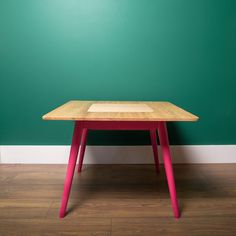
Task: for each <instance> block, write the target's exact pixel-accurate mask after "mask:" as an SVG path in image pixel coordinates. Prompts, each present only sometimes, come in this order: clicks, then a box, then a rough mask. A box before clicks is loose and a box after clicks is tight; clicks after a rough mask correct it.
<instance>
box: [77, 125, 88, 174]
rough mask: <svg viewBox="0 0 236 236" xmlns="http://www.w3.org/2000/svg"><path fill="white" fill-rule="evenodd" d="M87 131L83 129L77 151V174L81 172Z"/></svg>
mask: <svg viewBox="0 0 236 236" xmlns="http://www.w3.org/2000/svg"><path fill="white" fill-rule="evenodd" d="M87 135H88V129H87V128H84V129H83V133H82V139H81V145H80V150H79V165H78V172H79V173H80V172H81V169H82V165H83V160H84V153H85V149H86V141H87Z"/></svg>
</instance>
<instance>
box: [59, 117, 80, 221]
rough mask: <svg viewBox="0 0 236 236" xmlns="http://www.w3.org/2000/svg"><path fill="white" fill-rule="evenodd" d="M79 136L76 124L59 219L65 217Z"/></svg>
mask: <svg viewBox="0 0 236 236" xmlns="http://www.w3.org/2000/svg"><path fill="white" fill-rule="evenodd" d="M81 134H82V129H81V128H80V127H79V124H78V122H76V123H75V127H74V134H73V139H72V144H71V149H70V157H69V162H68V166H67V172H66V178H65V183H64V192H63V195H62V201H61V209H60V218H63V217H64V216H65V212H66V207H67V202H68V198H69V195H70V189H71V184H72V180H73V175H74V171H75V166H76V160H77V155H78V150H79V145H80V140H81Z"/></svg>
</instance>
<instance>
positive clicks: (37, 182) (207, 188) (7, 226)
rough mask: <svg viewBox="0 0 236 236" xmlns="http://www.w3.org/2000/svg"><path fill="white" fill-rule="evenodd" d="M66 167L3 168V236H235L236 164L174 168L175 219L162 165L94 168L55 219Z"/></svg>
mask: <svg viewBox="0 0 236 236" xmlns="http://www.w3.org/2000/svg"><path fill="white" fill-rule="evenodd" d="M65 170H66V166H65V165H0V235H1V236H5V235H6V236H11V235H22V236H27V235H30V236H37V235H45V236H50V235H66V236H67V235H81V236H83V235H86V236H87V235H113V236H118V235H122V236H126V235H127V236H128V235H129V236H131V235H135V236H136V235H138V236H140V235H147V236H154V235H155V236H156V235H162V236H163V235H177V236H178V235H181V236H183V235H191V236H192V235H193V236H194V235H199V236H200V235H201V236H202V235H211V236H213V235H222V236H225V235H236V164H204V165H200V164H197V165H175V166H174V171H175V176H176V185H177V192H178V197H179V201H180V206H181V212H182V217H181V218H180V219H179V220H176V219H174V218H173V214H172V209H171V205H170V199H169V193H168V188H167V183H166V180H165V175H164V170H163V166H162V167H161V173H160V174H156V173H155V170H154V166H152V165H90V166H84V168H83V172H82V173H81V174H77V173H75V176H74V182H73V186H72V192H71V196H70V200H69V213H68V215H67V216H66V217H65V218H64V219H59V218H58V213H59V207H60V198H61V194H62V189H63V182H64V176H65Z"/></svg>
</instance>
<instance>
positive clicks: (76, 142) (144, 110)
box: [43, 101, 198, 218]
mask: <svg viewBox="0 0 236 236" xmlns="http://www.w3.org/2000/svg"><path fill="white" fill-rule="evenodd" d="M43 119H44V120H70V121H74V122H75V124H74V133H73V138H72V143H71V148H70V154H69V161H68V166H67V172H66V177H65V183H64V191H63V195H62V201H61V208H60V218H63V217H64V216H65V213H66V208H67V203H68V199H69V194H70V189H71V184H72V180H73V175H74V170H75V166H76V162H77V156H78V153H79V164H78V172H81V169H82V165H83V159H84V152H85V148H86V139H87V135H88V131H89V130H148V131H149V132H150V138H151V143H152V149H153V155H154V162H155V167H156V171H157V172H159V160H158V147H157V135H156V134H157V131H158V135H159V141H160V146H161V150H162V156H163V162H164V168H165V172H166V177H167V182H168V187H169V192H170V198H171V203H172V208H173V212H174V217H175V218H179V217H180V211H179V205H178V199H177V194H176V188H175V180H174V174H173V167H172V161H171V154H170V148H169V141H168V133H167V126H166V123H167V122H171V121H197V120H198V117H197V116H195V115H193V114H191V113H189V112H187V111H185V110H183V109H181V108H180V107H177V106H175V105H174V104H172V103H170V102H154V101H142V102H140V101H69V102H67V103H65V104H64V105H62V106H60V107H58V108H56V109H55V110H53V111H51V112H49V113H47V114H46V115H44V116H43Z"/></svg>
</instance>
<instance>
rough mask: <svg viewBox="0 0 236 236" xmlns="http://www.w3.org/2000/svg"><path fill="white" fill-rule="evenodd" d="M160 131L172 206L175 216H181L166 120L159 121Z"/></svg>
mask: <svg viewBox="0 0 236 236" xmlns="http://www.w3.org/2000/svg"><path fill="white" fill-rule="evenodd" d="M158 133H159V139H160V144H161V148H162V155H163V161H164V166H165V172H166V177H167V182H168V187H169V192H170V197H171V203H172V208H173V211H174V216H175V218H179V217H180V211H179V205H178V199H177V194H176V188H175V179H174V173H173V167H172V162H171V155H170V148H169V140H168V134H167V128H166V122H159V124H158Z"/></svg>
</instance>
